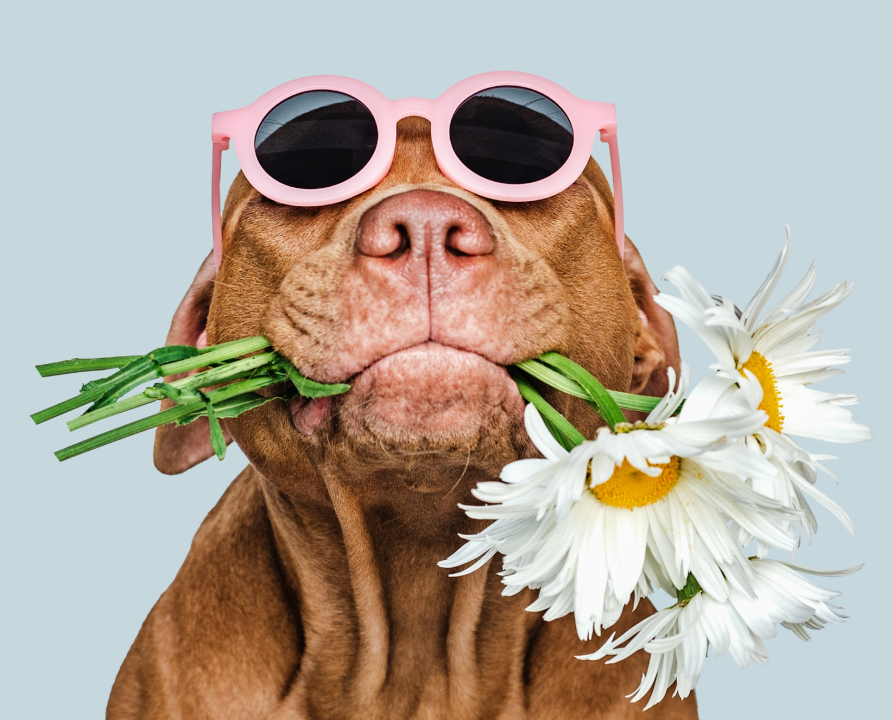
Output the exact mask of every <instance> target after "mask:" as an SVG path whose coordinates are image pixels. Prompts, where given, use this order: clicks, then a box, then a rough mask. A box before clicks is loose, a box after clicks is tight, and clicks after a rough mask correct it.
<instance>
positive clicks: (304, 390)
mask: <svg viewBox="0 0 892 720" xmlns="http://www.w3.org/2000/svg"><path fill="white" fill-rule="evenodd" d="M277 367H279V368H280V369H281V370H282V371H283V372H284V373H285V374H286V375H287V376H288V379H289V380H291V382H292V383H293V384H294V387H295V389H296V390H297V392H299V393H300V394H301V395H303V396H304V397H308V398H320V397H331V396H332V395H342V394H344V393H345V392H347V391H348V390H349V389H350V386H349V385H347V384H345V383H336V384H334V385H325V384H323V383H320V382H316V381H315V380H310V379H309V378H308V377H304V376H303V375H301V374H300V373H299V372H298V370H297V368H295V367H294V365H292V364H291V363H290V362H288V360H286V359H285V358H282V360H281V361H280V362H279V363H277Z"/></svg>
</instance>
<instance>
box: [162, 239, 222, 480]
mask: <svg viewBox="0 0 892 720" xmlns="http://www.w3.org/2000/svg"><path fill="white" fill-rule="evenodd" d="M216 276H217V270H216V268H215V267H214V254H213V253H211V254H210V255H208V256H207V257H206V258H205V260H204V262H203V263H202V264H201V267H200V268H199V269H198V273H197V274H196V275H195V279H194V280H193V281H192V285H191V286H190V287H189V290H188V292H186V297H184V298H183V301H182V302H181V303H180V306H179V307H178V308H177V311H176V312H175V313H174V316H173V320H172V321H171V323H170V332H168V334H167V340H166V341H165V345H195V346H196V347H203V346H206V345H207V331H206V327H207V319H208V310H209V309H210V306H211V298H212V297H213V295H214V279H215V278H216ZM194 372H197V371H193V373H183V374H182V375H175V376H173V377H171V378H167V380H168V381H171V380H178V379H179V378H181V377H186V375H191V374H194ZM169 407H173V402H172V401H171V400H162V401H161V409H162V410H166V409H167V408H169ZM221 425H222V427H223V435H224V437H225V438H226V443H227V444H229V443H230V442H232V436H231V435H230V434H229V431H228V430H227V429H226V424H225V422H221ZM213 454H214V450H213V448H212V447H211V437H210V426H209V425H208V419H207V418H199V419H198V420H196V421H195V422H192V423H190V424H189V425H183V426H182V427H177V426H176V425H162V426H161V427H159V428H158V429H157V430H156V431H155V467H156V468H158V469H159V470H160V471H161V472H163V473H164V474H165V475H176V474H178V473H181V472H185V471H186V470H188V469H189V468H191V467H194V466H195V465H198V463H200V462H202V461H204V460H207V459H208V458H209V457H211V455H213Z"/></svg>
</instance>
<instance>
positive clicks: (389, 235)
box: [356, 217, 412, 260]
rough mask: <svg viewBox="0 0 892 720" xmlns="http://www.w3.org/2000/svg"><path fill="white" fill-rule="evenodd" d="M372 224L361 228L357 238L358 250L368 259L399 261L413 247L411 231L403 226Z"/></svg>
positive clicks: (383, 223)
mask: <svg viewBox="0 0 892 720" xmlns="http://www.w3.org/2000/svg"><path fill="white" fill-rule="evenodd" d="M375 220H377V218H374V217H373V218H372V221H371V222H367V223H364V224H363V225H361V226H360V228H359V231H358V233H357V238H356V249H357V250H358V251H359V253H360V254H362V255H366V256H368V257H373V258H379V259H385V258H386V259H389V260H397V259H398V258H400V257H402V256H403V255H404V254H405V253H406V252H407V251H408V250H409V249H410V248H411V247H412V243H411V241H410V240H409V230H408V229H407V228H406V226H405V225H402V224H391V223H389V222H375Z"/></svg>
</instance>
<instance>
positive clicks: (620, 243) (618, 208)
mask: <svg viewBox="0 0 892 720" xmlns="http://www.w3.org/2000/svg"><path fill="white" fill-rule="evenodd" d="M601 141H602V142H606V143H607V145H608V147H609V148H610V169H611V171H612V172H613V217H614V227H615V229H616V246H617V247H618V248H619V256H620V257H621V258H622V257H624V255H623V248H624V246H625V244H626V231H625V228H624V225H623V181H622V176H621V175H620V171H619V146H618V145H617V143H616V133H615V132H608V131H606V130H602V131H601Z"/></svg>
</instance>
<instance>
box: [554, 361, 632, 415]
mask: <svg viewBox="0 0 892 720" xmlns="http://www.w3.org/2000/svg"><path fill="white" fill-rule="evenodd" d="M539 359H540V360H541V361H542V362H544V363H547V364H548V365H551V366H552V367H553V368H555V369H556V370H558V371H559V372H560V373H561V374H563V375H565V376H566V377H569V378H570V379H571V380H575V381H576V382H577V383H578V384H579V385H580V386H581V387H582V389H583V390H584V391H585V392H586V393H588V395H589V399H590V400H591V402H592V403H593V406H594V407H595V409H596V410H597V411H598V412H599V413H600V414H601V417H603V418H604V420H605V421H606V422H607V424H608V425H609V426H610V429H611V430H613V429H614V428H615V427H616V425H617V424H618V423H624V422H626V416H625V415H623V413H622V410H620V409H619V406H618V405H617V404H616V401H615V400H614V399H613V398H612V397H611V396H610V393H609V392H607V389H606V388H605V387H604V386H603V385H602V384H601V383H600V382H598V380H597V378H596V377H595V376H594V375H592V374H591V373H590V372H589V371H588V370H586V369H585V368H584V367H582V366H581V365H577V364H576V363H575V362H573V361H572V360H570V359H569V358H566V357H564V356H563V355H560V354H558V353H554V352H550V353H545V354H544V355H542V356H541V357H540V358H539Z"/></svg>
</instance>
